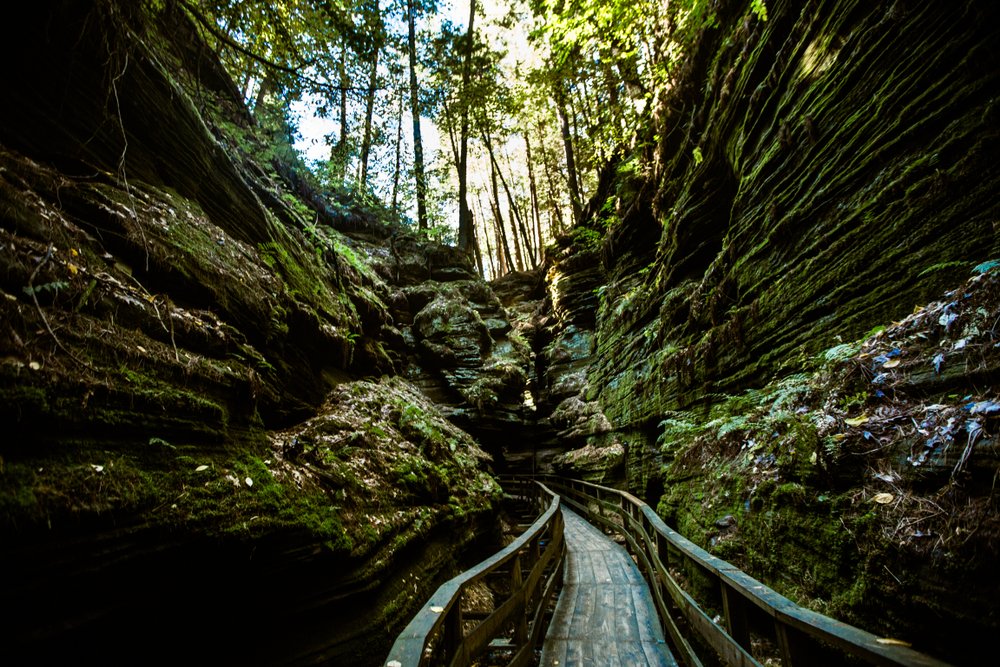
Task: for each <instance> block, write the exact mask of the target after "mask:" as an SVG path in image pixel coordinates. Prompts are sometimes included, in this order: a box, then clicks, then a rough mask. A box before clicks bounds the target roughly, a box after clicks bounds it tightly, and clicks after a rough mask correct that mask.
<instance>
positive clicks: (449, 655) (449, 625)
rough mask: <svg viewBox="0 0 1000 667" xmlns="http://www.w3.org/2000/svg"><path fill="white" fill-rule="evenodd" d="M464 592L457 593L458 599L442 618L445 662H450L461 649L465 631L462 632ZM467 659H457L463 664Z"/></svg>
mask: <svg viewBox="0 0 1000 667" xmlns="http://www.w3.org/2000/svg"><path fill="white" fill-rule="evenodd" d="M463 595H464V593H459V594H458V599H457V600H455V604H453V605H452V606H451V609H450V610H449V611H448V616H447V617H446V618H445V619H444V657H445V663H446V664H450V663H451V661H452V660H453V659H454V658H455V654H457V653H458V652H459V650H463V649H464V647H463V645H462V640H464V639H465V633H464V632H462V597H463ZM467 662H468V661H467V660H466V661H461V660H460V661H459V664H465V663H467Z"/></svg>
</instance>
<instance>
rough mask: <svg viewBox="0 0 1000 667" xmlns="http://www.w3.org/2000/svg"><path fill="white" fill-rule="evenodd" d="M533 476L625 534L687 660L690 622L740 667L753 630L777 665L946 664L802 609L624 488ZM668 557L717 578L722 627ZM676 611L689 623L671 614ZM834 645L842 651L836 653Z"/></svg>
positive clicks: (748, 659)
mask: <svg viewBox="0 0 1000 667" xmlns="http://www.w3.org/2000/svg"><path fill="white" fill-rule="evenodd" d="M535 479H536V480H542V481H544V483H545V485H546V486H547V487H549V488H551V489H553V490H555V491H557V492H559V493H560V494H561V495H562V500H563V502H564V503H566V504H567V505H569V506H571V507H572V508H573V509H575V510H576V511H577V512H579V513H580V514H581V515H582V516H584V517H585V518H587V519H589V520H590V521H592V522H593V523H596V524H598V525H600V526H602V527H604V528H608V529H611V530H613V531H615V532H618V533H620V534H622V535H623V536H624V538H625V540H626V542H627V544H628V547H629V550H630V551H631V552H632V553H633V554H634V555H635V556H636V560H637V561H638V564H639V566H640V568H641V569H643V570H644V574H645V576H646V579H647V581H648V582H649V584H650V590H651V592H652V594H653V598H654V600H655V601H656V607H657V611H658V612H659V614H660V619H661V622H662V623H663V626H664V629H665V631H666V632H667V634H669V636H670V639H671V640H672V644H673V645H674V647H675V648H676V651H675V653H676V654H677V655H678V657H680V658H681V659H682V660H683V661H684V663H685V664H686V665H687V666H688V667H701V665H702V662H701V660H700V659H699V658H698V656H697V655H696V654H695V651H694V650H693V648H692V646H691V642H690V641H689V639H688V637H689V636H690V635H691V632H690V630H689V629H694V630H696V631H697V632H698V634H699V635H700V636H701V638H702V640H703V641H704V643H706V644H707V645H708V646H710V647H711V648H712V649H714V651H715V652H716V653H718V654H719V656H720V657H721V658H722V659H723V660H724V661H725V662H726V663H728V664H729V665H732V666H738V667H751V666H753V667H760V663H759V662H758V661H757V660H755V659H754V658H753V657H752V655H751V645H750V633H751V630H754V631H755V632H757V633H758V634H761V635H766V636H769V637H773V638H774V639H775V640H776V643H777V646H778V649H779V651H780V655H781V659H782V666H783V667H805V666H808V667H812V666H814V665H827V664H830V665H836V664H842V662H843V658H844V656H843V653H848V654H850V655H853V656H856V657H857V658H860V659H861V660H863V661H865V662H868V663H870V664H874V665H884V666H886V667H899V666H907V667H918V666H919V667H932V666H933V667H946V663H944V662H941V661H939V660H936V659H934V658H931V657H929V656H927V655H924V654H922V653H919V652H917V651H914V650H913V649H910V648H907V647H906V646H902V645H899V644H901V643H902V642H896V643H893V640H885V639H879V638H878V637H876V636H875V635H873V634H871V633H868V632H865V631H863V630H859V629H858V628H855V627H853V626H850V625H847V624H846V623H840V622H838V621H835V620H833V619H832V618H829V617H827V616H823V615H821V614H817V613H815V612H812V611H809V610H808V609H803V608H802V607H800V606H799V605H797V604H795V603H794V602H792V601H791V600H789V599H787V598H785V597H783V596H781V595H779V594H778V593H776V592H774V591H773V590H771V589H770V588H768V587H767V586H765V585H763V584H762V583H760V582H759V581H757V580H756V579H754V578H752V577H750V576H749V575H747V574H744V573H743V572H741V571H740V570H738V569H736V568H735V567H734V566H732V565H730V564H729V563H727V562H726V561H724V560H721V559H719V558H716V557H715V556H712V555H711V554H709V553H708V552H707V551H705V550H704V549H701V548H700V547H698V546H697V545H695V544H694V543H692V542H690V541H689V540H687V539H685V538H684V537H682V536H681V535H679V534H678V533H677V532H676V531H674V530H671V529H670V528H668V527H667V525H666V524H664V523H663V521H662V520H661V519H660V517H658V516H657V515H656V513H655V512H654V511H653V509H652V508H651V507H649V506H648V505H647V504H646V503H644V502H642V501H641V500H639V499H638V498H636V497H635V496H633V495H631V494H629V493H626V492H624V491H619V490H616V489H611V488H608V487H603V486H598V485H596V484H590V483H588V482H581V481H578V480H569V479H564V478H560V477H554V476H550V475H538V476H536V477H535ZM605 512H608V513H610V514H612V515H617V517H618V518H619V520H620V521H621V524H619V523H617V522H615V521H612V520H611V519H609V518H608V517H607V516H605ZM668 563H676V564H677V565H681V566H684V567H689V568H690V567H691V566H693V567H695V568H697V569H698V570H700V575H702V576H703V577H706V576H707V578H708V579H709V580H714V581H716V582H717V587H716V588H715V590H716V591H718V596H719V597H721V605H720V606H721V607H722V609H721V610H720V611H721V616H722V617H723V618H724V619H725V620H724V621H723V622H722V623H723V626H724V627H723V626H720V625H717V624H716V623H715V622H713V620H712V618H711V617H710V616H709V615H708V614H707V613H706V612H705V611H704V610H703V609H702V607H701V606H699V605H698V603H697V602H695V600H694V598H692V597H691V595H690V594H689V593H688V592H687V591H685V590H684V589H683V588H682V587H681V586H680V585H679V584H678V583H677V582H676V581H675V580H674V578H673V577H672V576H671V575H670V573H669V572H668V570H667V567H666V565H667V564H668ZM710 588H711V587H710ZM678 612H679V615H680V616H683V618H684V619H685V620H686V624H687V627H683V624H681V623H678V621H677V620H675V614H678ZM720 620H721V619H720ZM768 626H769V627H768ZM824 645H826V646H824ZM828 647H835V650H834V651H831V650H830V648H828ZM837 649H839V651H842V652H843V653H840V654H839V656H840V657H837V656H838V654H837V653H836V652H835V651H836V650H837Z"/></svg>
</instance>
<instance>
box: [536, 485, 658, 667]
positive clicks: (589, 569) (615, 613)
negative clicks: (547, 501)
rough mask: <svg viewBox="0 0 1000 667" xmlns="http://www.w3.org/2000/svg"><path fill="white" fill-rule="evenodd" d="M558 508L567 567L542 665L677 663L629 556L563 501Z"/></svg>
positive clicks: (588, 666) (655, 666) (596, 666)
mask: <svg viewBox="0 0 1000 667" xmlns="http://www.w3.org/2000/svg"><path fill="white" fill-rule="evenodd" d="M562 512H563V518H564V520H565V522H566V532H565V536H566V569H565V574H564V575H563V589H562V594H561V595H560V596H559V602H558V603H557V604H556V611H555V615H554V616H553V618H552V623H551V624H550V625H549V631H548V634H546V636H545V644H544V645H543V646H542V658H541V662H540V665H541V667H557V666H558V667H584V666H585V667H619V666H620V667H632V666H633V665H636V666H642V665H649V666H650V667H661V666H675V665H677V662H676V660H674V657H673V655H671V653H670V650H669V649H668V648H667V645H666V644H664V643H663V631H662V630H661V628H660V622H659V620H658V619H657V617H656V611H655V609H656V607H655V606H654V605H653V599H652V596H651V595H650V593H649V587H648V586H647V585H646V582H645V581H644V580H643V578H642V575H640V574H639V569H638V568H637V567H636V565H635V563H634V562H633V561H632V558H631V557H630V556H629V555H628V554H627V553H626V552H625V549H623V548H622V547H620V546H618V545H617V544H615V543H614V542H612V541H611V540H610V539H609V538H608V537H606V536H605V535H604V534H603V533H601V531H600V530H598V529H597V528H594V527H593V526H592V525H590V524H589V523H588V522H587V521H585V520H584V519H582V518H581V517H580V516H579V515H577V514H575V513H573V512H572V511H571V510H569V509H568V508H567V507H566V505H565V504H563V507H562Z"/></svg>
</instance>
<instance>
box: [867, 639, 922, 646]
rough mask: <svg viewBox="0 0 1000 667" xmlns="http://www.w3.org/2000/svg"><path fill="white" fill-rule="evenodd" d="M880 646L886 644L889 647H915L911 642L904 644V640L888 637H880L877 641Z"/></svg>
mask: <svg viewBox="0 0 1000 667" xmlns="http://www.w3.org/2000/svg"><path fill="white" fill-rule="evenodd" d="M876 641H877V642H878V643H879V644H886V645H888V646H913V644H911V643H910V642H904V641H903V640H902V639H888V638H886V637H879V638H878V639H877V640H876Z"/></svg>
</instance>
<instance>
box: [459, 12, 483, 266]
mask: <svg viewBox="0 0 1000 667" xmlns="http://www.w3.org/2000/svg"><path fill="white" fill-rule="evenodd" d="M475 20H476V0H469V29H468V30H467V31H466V33H465V62H463V63H462V95H463V96H464V95H465V93H466V91H467V90H468V88H469V78H470V70H471V64H472V51H473V42H474V39H475V33H474V32H473V23H474V22H475ZM463 102H467V100H463ZM461 143H462V148H461V155H460V156H459V163H458V247H459V248H461V249H462V250H467V249H468V245H469V233H470V231H471V233H472V234H475V229H474V224H473V221H472V216H471V215H470V211H469V206H468V203H467V202H466V199H468V196H469V192H468V190H469V181H468V160H469V107H468V104H462V130H461ZM481 272H482V271H480V273H481Z"/></svg>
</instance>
